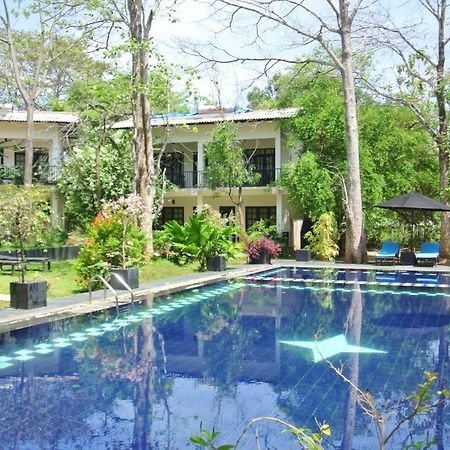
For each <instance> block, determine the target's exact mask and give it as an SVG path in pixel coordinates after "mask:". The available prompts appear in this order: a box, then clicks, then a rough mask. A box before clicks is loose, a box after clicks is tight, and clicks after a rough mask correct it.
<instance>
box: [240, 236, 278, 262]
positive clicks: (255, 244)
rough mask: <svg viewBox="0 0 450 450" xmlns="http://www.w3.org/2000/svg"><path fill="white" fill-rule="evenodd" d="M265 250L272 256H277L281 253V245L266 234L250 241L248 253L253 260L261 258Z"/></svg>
mask: <svg viewBox="0 0 450 450" xmlns="http://www.w3.org/2000/svg"><path fill="white" fill-rule="evenodd" d="M263 251H266V252H267V254H268V255H269V256H270V257H271V258H276V257H277V256H278V255H279V254H280V253H281V245H279V244H277V243H276V242H274V241H273V240H272V239H270V238H268V237H265V236H263V237H261V238H259V239H257V240H256V241H250V242H249V244H248V247H247V253H248V256H249V258H250V259H251V260H255V259H258V258H260V257H261V254H262V253H263Z"/></svg>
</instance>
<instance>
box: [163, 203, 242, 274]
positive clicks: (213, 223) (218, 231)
mask: <svg viewBox="0 0 450 450" xmlns="http://www.w3.org/2000/svg"><path fill="white" fill-rule="evenodd" d="M236 231H237V230H236V227H235V226H234V225H233V224H231V225H224V223H223V221H222V219H220V218H218V217H216V216H215V215H214V214H211V213H210V212H209V210H208V209H207V210H204V211H203V212H201V213H199V214H194V215H193V216H192V217H191V218H190V219H189V221H188V222H186V223H185V224H184V225H180V224H179V223H178V222H176V221H174V220H172V221H170V222H168V223H166V224H165V225H164V228H163V232H162V233H160V234H159V236H158V241H159V242H160V245H162V246H163V249H160V251H161V250H162V252H163V253H165V255H166V256H167V257H168V258H169V259H172V260H173V261H175V262H176V263H177V264H185V263H187V262H189V261H193V260H197V261H198V263H199V270H200V271H204V270H206V258H207V257H208V256H219V255H222V256H225V257H228V258H232V257H234V256H236V255H237V253H238V248H237V245H236V244H235V243H233V242H232V238H233V236H235V235H236Z"/></svg>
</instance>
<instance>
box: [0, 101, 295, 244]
mask: <svg viewBox="0 0 450 450" xmlns="http://www.w3.org/2000/svg"><path fill="white" fill-rule="evenodd" d="M295 114H296V109H282V110H257V111H244V110H238V111H229V112H226V111H225V112H224V111H223V110H214V109H205V110H203V111H202V110H199V111H198V112H197V113H191V114H179V115H171V116H168V117H162V116H160V117H154V118H152V126H153V133H154V138H155V143H157V142H159V143H161V142H167V145H166V150H165V154H164V158H163V164H164V167H165V169H166V175H167V177H168V179H169V180H170V181H171V183H172V184H173V186H174V189H173V190H171V191H169V192H168V194H167V195H166V198H165V201H164V208H163V211H162V214H161V218H160V221H159V224H160V225H162V224H164V223H165V222H167V221H168V220H172V219H175V220H178V221H179V222H180V223H182V222H185V221H186V220H188V219H189V217H190V216H191V215H192V214H193V212H194V211H195V210H196V209H197V208H201V207H202V205H204V204H208V205H210V206H212V207H213V208H214V209H216V210H217V211H220V212H221V213H222V214H224V215H225V214H229V213H230V212H236V211H235V205H234V204H233V202H232V201H231V200H230V198H229V196H228V195H227V193H226V191H225V190H223V191H218V192H213V191H212V190H211V189H210V188H208V186H207V183H206V182H205V180H204V179H203V171H204V168H205V164H206V163H205V157H204V149H205V145H206V143H207V142H208V140H209V139H210V133H211V131H212V130H213V129H214V127H215V126H216V125H217V124H219V123H221V122H224V121H228V122H233V123H235V124H236V127H237V136H238V139H239V141H240V142H241V145H242V147H243V148H244V149H245V151H246V152H247V155H248V156H249V157H250V156H251V165H252V166H253V168H254V170H255V171H256V172H258V173H259V174H260V177H259V180H258V181H257V182H255V183H254V184H253V185H251V186H250V185H249V186H246V187H244V188H243V207H244V218H245V225H246V228H248V227H250V226H251V225H252V224H253V223H255V222H256V221H258V220H259V219H267V220H269V221H271V222H273V223H274V224H275V223H276V224H277V228H278V231H279V232H280V233H289V235H290V236H292V220H291V218H292V212H291V208H290V206H289V205H288V202H287V192H286V191H285V190H283V189H282V188H280V187H276V185H275V181H276V180H277V178H278V177H279V175H280V171H281V167H282V166H283V164H284V163H286V162H288V161H292V160H294V159H295V158H296V157H297V151H296V150H295V149H289V148H288V146H287V137H286V136H285V134H284V133H283V131H282V129H281V127H280V121H281V120H282V119H285V118H289V117H293V116H294V115H295ZM77 123H78V114H76V113H72V112H43V111H36V112H35V113H34V135H33V144H34V163H33V182H34V183H36V184H45V185H49V186H50V187H51V189H52V186H54V184H55V183H56V180H57V178H58V176H59V174H60V171H61V167H62V161H63V157H64V153H65V148H66V147H67V146H68V141H67V139H69V137H70V136H72V135H73V132H74V130H75V128H76V125H77ZM132 126H133V123H132V120H131V119H130V120H126V121H122V122H118V123H116V124H115V125H114V128H116V129H127V128H132ZM25 138H26V112H25V111H11V110H5V109H3V110H2V109H0V184H9V183H15V184H21V183H22V182H23V166H24V158H25V153H24V147H25ZM51 197H52V207H53V210H54V211H55V213H56V214H57V215H58V214H59V215H61V213H62V205H61V200H60V199H58V198H57V196H56V195H52V196H51ZM291 242H292V240H291Z"/></svg>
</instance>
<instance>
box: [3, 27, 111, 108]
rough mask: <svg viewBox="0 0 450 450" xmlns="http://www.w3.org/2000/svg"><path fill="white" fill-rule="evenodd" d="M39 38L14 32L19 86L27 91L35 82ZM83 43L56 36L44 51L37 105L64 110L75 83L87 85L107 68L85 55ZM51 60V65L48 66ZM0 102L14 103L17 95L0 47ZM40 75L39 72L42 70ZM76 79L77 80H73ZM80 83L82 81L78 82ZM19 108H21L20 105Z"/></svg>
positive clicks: (6, 52) (6, 54)
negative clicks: (20, 75)
mask: <svg viewBox="0 0 450 450" xmlns="http://www.w3.org/2000/svg"><path fill="white" fill-rule="evenodd" d="M40 40H41V35H40V34H39V33H38V32H35V31H15V32H14V43H15V50H16V53H17V58H18V64H19V70H20V73H21V74H22V83H23V84H24V85H25V87H26V88H27V89H28V90H29V89H31V88H32V84H33V83H34V81H35V73H36V69H37V64H38V59H39V54H40V52H41V49H40V45H41V43H40ZM87 48H88V43H87V41H86V40H82V39H78V38H77V39H73V38H71V37H69V36H67V35H55V36H54V37H53V38H52V39H51V43H50V42H49V40H47V45H46V47H45V49H44V50H43V62H44V66H45V69H46V70H45V75H46V76H45V78H43V79H42V80H41V86H42V88H41V94H40V95H39V97H38V98H37V101H36V105H37V106H38V107H39V108H42V109H48V108H49V107H50V106H51V107H52V109H54V110H59V111H61V110H66V108H64V100H65V98H66V97H67V94H68V92H69V91H70V90H71V88H72V84H73V83H74V82H76V83H80V82H84V83H89V82H92V80H93V79H94V78H95V77H99V76H101V75H103V74H104V73H105V72H106V71H107V70H108V68H109V65H108V64H107V63H105V62H104V60H103V61H100V60H98V59H95V58H93V57H92V56H91V55H90V54H89V52H88V49H87ZM55 55H57V57H55ZM50 61H51V63H49V62H50ZM0 63H1V66H2V77H0V102H5V103H16V102H17V99H19V98H20V94H19V91H18V88H17V85H16V82H15V80H14V76H13V69H12V64H11V57H10V55H9V50H8V47H7V46H6V45H0ZM41 75H42V71H41ZM75 80H76V81H75ZM81 80H82V81H81ZM19 106H22V105H19Z"/></svg>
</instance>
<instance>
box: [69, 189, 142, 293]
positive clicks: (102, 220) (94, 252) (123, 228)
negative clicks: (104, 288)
mask: <svg viewBox="0 0 450 450" xmlns="http://www.w3.org/2000/svg"><path fill="white" fill-rule="evenodd" d="M141 214H142V202H141V200H140V198H139V197H138V196H135V195H130V196H128V197H121V198H120V199H119V200H117V201H115V202H109V203H106V204H105V205H104V207H103V209H102V211H101V212H100V213H99V214H98V215H97V217H96V218H95V220H94V222H93V223H92V225H90V226H89V227H88V235H87V238H86V240H85V242H84V245H83V246H82V248H81V251H80V254H79V256H78V260H77V263H76V265H75V270H76V272H77V274H78V275H79V279H78V283H79V284H80V286H82V287H83V288H87V287H89V284H90V283H92V281H93V278H94V276H95V275H102V276H104V275H106V274H107V273H108V272H109V270H110V269H111V268H113V267H121V268H126V267H136V266H137V267H139V266H141V265H142V264H143V263H144V260H145V254H144V250H145V244H146V241H147V238H146V236H145V234H144V232H143V231H142V230H141V229H140V228H139V227H138V226H137V220H138V218H139V216H140V215H141Z"/></svg>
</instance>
